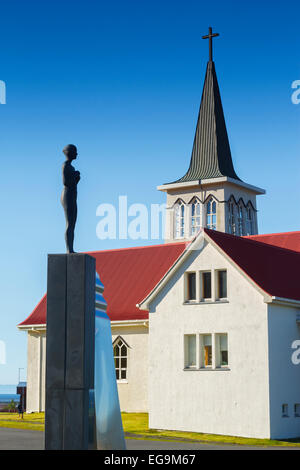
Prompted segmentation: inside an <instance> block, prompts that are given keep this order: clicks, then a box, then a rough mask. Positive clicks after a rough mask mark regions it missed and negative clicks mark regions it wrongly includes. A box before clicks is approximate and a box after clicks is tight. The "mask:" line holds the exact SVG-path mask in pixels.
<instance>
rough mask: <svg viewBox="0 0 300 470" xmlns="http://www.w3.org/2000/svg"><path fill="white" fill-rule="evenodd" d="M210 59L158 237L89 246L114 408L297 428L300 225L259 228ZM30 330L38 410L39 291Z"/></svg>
mask: <svg viewBox="0 0 300 470" xmlns="http://www.w3.org/2000/svg"><path fill="white" fill-rule="evenodd" d="M214 36H215V35H213V34H212V31H211V29H210V33H209V35H208V36H207V37H208V38H209V43H210V57H209V61H208V64H207V69H206V76H205V82H204V88H203V94H202V99H201V105H200V111H199V116H198V121H197V125H196V132H195V138H194V143H193V149H192V156H191V160H190V166H189V168H188V171H187V173H186V174H185V175H184V176H183V177H181V178H180V179H178V180H177V181H174V182H170V183H167V184H163V185H161V186H158V188H157V189H158V190H159V191H162V192H164V193H166V199H167V208H166V227H165V234H166V235H165V243H164V244H162V245H152V246H146V247H137V248H125V249H116V250H107V251H96V252H91V253H89V254H90V255H92V256H94V257H95V259H96V269H97V272H98V274H99V275H100V277H101V280H102V282H103V284H104V287H105V290H104V297H105V299H106V301H107V304H108V310H107V313H108V315H109V317H110V320H111V329H112V336H113V348H114V358H115V370H116V378H117V384H118V392H119V399H120V405H121V409H122V411H126V412H148V413H149V427H150V428H152V429H165V430H179V431H190V432H200V433H210V434H220V435H232V436H243V437H253V438H265V439H268V438H269V439H275V438H278V439H280V438H293V437H299V436H300V365H296V364H294V363H293V361H292V353H293V349H292V345H293V343H294V342H295V341H297V340H300V282H299V279H300V232H292V233H277V234H270V235H258V221H257V214H258V211H257V200H256V198H257V196H259V195H263V194H265V191H264V190H263V189H261V188H258V187H256V186H253V185H252V184H249V183H246V182H244V181H242V180H241V179H240V178H239V176H238V175H237V174H236V172H235V169H234V165H233V161H232V156H231V150H230V144H229V139H228V135H227V129H226V123H225V118H224V113H223V107H222V102H221V96H220V90H219V86H218V80H217V75H216V69H215V63H214V61H213V55H212V38H213V37H214ZM18 328H19V329H20V330H24V331H26V332H27V335H28V368H27V371H28V372H27V386H28V388H27V412H36V411H44V409H45V352H46V295H45V296H44V297H43V298H42V299H41V301H40V303H39V304H38V305H37V306H36V307H35V309H34V310H33V312H32V313H31V314H30V315H29V316H28V318H27V319H25V320H24V321H23V322H22V323H21V324H19V325H18Z"/></svg>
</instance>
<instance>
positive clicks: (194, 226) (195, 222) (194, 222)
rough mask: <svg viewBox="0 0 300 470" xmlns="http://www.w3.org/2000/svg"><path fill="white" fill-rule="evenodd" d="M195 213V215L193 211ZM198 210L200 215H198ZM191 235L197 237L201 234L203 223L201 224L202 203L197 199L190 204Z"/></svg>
mask: <svg viewBox="0 0 300 470" xmlns="http://www.w3.org/2000/svg"><path fill="white" fill-rule="evenodd" d="M194 209H195V213H194V214H193V210H194ZM197 210H198V211H199V213H197ZM190 211H191V212H190V235H191V236H192V237H193V236H196V235H197V233H199V231H200V229H201V227H202V223H201V203H200V201H199V200H198V199H197V198H194V199H193V200H192V201H191V203H190Z"/></svg>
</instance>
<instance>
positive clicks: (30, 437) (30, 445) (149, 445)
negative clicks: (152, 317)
mask: <svg viewBox="0 0 300 470" xmlns="http://www.w3.org/2000/svg"><path fill="white" fill-rule="evenodd" d="M126 445H127V450H184V451H185V450H257V449H262V450H269V449H272V450H275V449H287V450H300V448H299V447H298V448H293V447H287V448H283V447H277V448H276V447H270V448H260V447H247V446H236V445H224V444H203V443H187V442H174V441H173V442H166V441H150V440H138V439H127V440H126ZM43 448H44V433H43V432H41V431H28V430H23V429H12V428H0V450H43Z"/></svg>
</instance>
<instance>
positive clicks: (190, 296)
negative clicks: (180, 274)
mask: <svg viewBox="0 0 300 470" xmlns="http://www.w3.org/2000/svg"><path fill="white" fill-rule="evenodd" d="M186 276H187V300H196V273H187V274H186Z"/></svg>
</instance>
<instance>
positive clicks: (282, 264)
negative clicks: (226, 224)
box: [204, 229, 300, 300]
mask: <svg viewBox="0 0 300 470" xmlns="http://www.w3.org/2000/svg"><path fill="white" fill-rule="evenodd" d="M204 230H205V233H207V235H208V236H209V238H211V240H213V241H214V242H215V243H216V244H217V245H218V246H219V247H220V248H221V249H222V250H223V251H224V252H225V253H226V254H227V255H228V256H229V257H230V258H231V259H232V260H233V261H234V262H235V263H236V264H237V265H238V266H239V267H240V268H241V269H242V270H243V271H244V272H245V273H246V274H247V275H248V276H249V277H250V278H251V279H252V280H253V281H254V282H255V283H256V284H257V285H258V286H259V287H261V288H262V289H263V290H264V291H265V292H266V293H268V294H269V295H271V296H275V297H283V298H286V299H293V300H300V253H297V252H296V251H291V250H290V249H285V248H280V247H278V246H273V245H270V244H268V243H266V242H264V243H262V242H260V241H257V240H256V239H257V238H259V237H256V239H254V237H251V238H249V237H236V236H234V235H229V234H227V233H221V232H216V231H212V230H208V229H204ZM296 233H298V232H296ZM285 236H287V238H289V236H288V234H278V236H277V235H270V237H273V240H274V239H275V241H277V242H278V244H279V243H282V242H283V241H284V238H285ZM266 239H267V237H266ZM290 239H293V240H294V241H293V244H292V243H291V242H290V243H289V246H294V247H295V246H297V243H296V239H297V236H295V237H293V236H291V237H290ZM269 243H270V242H269Z"/></svg>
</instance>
